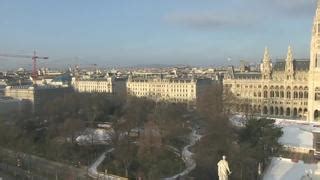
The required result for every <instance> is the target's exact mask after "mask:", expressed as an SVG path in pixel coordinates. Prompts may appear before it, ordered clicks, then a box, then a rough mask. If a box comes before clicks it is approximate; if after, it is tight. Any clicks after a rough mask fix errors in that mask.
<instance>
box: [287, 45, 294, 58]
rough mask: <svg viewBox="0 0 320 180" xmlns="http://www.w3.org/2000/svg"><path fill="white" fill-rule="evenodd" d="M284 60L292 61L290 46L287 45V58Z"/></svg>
mask: <svg viewBox="0 0 320 180" xmlns="http://www.w3.org/2000/svg"><path fill="white" fill-rule="evenodd" d="M286 61H293V55H292V48H291V46H289V47H288V53H287V59H286Z"/></svg>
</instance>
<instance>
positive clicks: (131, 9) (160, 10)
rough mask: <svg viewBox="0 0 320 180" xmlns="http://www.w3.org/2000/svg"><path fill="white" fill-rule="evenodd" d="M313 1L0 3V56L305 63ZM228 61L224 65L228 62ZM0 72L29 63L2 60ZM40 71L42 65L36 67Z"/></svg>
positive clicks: (60, 61)
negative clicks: (266, 58)
mask: <svg viewBox="0 0 320 180" xmlns="http://www.w3.org/2000/svg"><path fill="white" fill-rule="evenodd" d="M314 9H315V1H311V0H310V1H303V0H268V1H267V0H264V1H259V2H256V1H253V0H232V1H228V2H219V1H216V0H203V1H201V2H198V1H197V2H194V1H191V0H186V1H183V2H182V1H178V0H176V1H168V0H164V1H161V2H159V1H145V0H143V1H139V2H132V1H122V2H119V1H99V2H98V1H97V2H95V3H88V2H85V1H68V2H59V3H57V2H55V3H54V2H46V3H45V2H42V1H37V0H33V1H28V2H18V1H8V0H2V1H0V24H1V26H2V28H1V29H0V39H2V42H3V43H1V45H0V53H8V54H31V53H32V51H33V50H34V49H36V50H37V51H38V53H39V55H45V56H49V57H50V59H49V60H48V61H47V62H44V63H43V64H46V65H48V66H58V67H61V66H65V65H75V64H84V65H88V64H92V63H94V64H98V65H100V66H116V65H117V66H127V65H136V64H145V65H148V64H169V65H170V64H189V65H218V66H220V65H228V64H237V63H238V62H239V60H241V59H244V60H247V61H249V62H260V60H261V59H262V55H263V50H264V47H265V46H268V47H269V49H270V54H271V57H272V59H278V58H284V57H285V55H286V49H287V46H288V45H289V44H290V45H291V46H292V47H293V53H294V57H297V58H309V48H310V47H309V46H310V45H309V42H310V36H308V34H311V28H310V26H311V24H312V17H313V12H314ZM227 59H231V62H228V61H227ZM0 60H1V61H2V62H4V63H3V64H4V66H3V68H6V67H8V68H12V67H20V66H24V67H29V66H30V67H31V60H30V61H28V60H22V59H9V58H4V57H1V58H0ZM40 65H41V62H40Z"/></svg>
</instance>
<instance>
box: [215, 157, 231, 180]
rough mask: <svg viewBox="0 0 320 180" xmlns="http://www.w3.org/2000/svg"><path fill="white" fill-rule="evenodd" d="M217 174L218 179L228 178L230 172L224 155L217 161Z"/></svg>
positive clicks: (224, 179) (226, 179)
mask: <svg viewBox="0 0 320 180" xmlns="http://www.w3.org/2000/svg"><path fill="white" fill-rule="evenodd" d="M217 165H218V176H219V180H228V176H229V175H230V174H231V171H230V169H229V164H228V161H227V160H226V156H222V159H221V160H220V161H219V162H218V164H217Z"/></svg>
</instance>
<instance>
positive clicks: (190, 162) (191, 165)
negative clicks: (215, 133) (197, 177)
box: [163, 130, 202, 180]
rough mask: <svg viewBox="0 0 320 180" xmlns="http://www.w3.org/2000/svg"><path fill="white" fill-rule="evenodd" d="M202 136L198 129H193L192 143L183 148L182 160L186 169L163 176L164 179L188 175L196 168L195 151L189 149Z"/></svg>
mask: <svg viewBox="0 0 320 180" xmlns="http://www.w3.org/2000/svg"><path fill="white" fill-rule="evenodd" d="M201 137H202V136H201V135H200V134H198V133H197V131H196V130H192V132H191V134H190V137H189V139H190V143H189V144H188V145H187V146H185V147H184V148H183V150H182V160H183V161H184V163H185V164H186V169H185V170H183V171H182V172H180V173H178V174H176V175H174V176H171V177H167V178H163V180H175V179H177V178H178V177H183V176H186V175H188V174H189V173H190V172H191V171H192V170H194V169H195V168H196V166H197V164H196V161H195V160H194V159H193V157H192V156H193V153H192V152H191V151H190V150H189V148H190V147H192V146H194V145H195V144H196V143H197V142H198V141H199V140H200V139H201Z"/></svg>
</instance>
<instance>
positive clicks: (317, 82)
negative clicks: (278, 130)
mask: <svg viewBox="0 0 320 180" xmlns="http://www.w3.org/2000/svg"><path fill="white" fill-rule="evenodd" d="M223 84H224V87H225V88H227V89H230V91H231V92H232V93H233V94H234V95H235V96H236V97H238V98H240V99H242V100H244V101H240V102H246V104H241V103H239V105H238V106H237V111H239V112H243V111H245V110H246V109H245V108H247V109H248V108H249V110H250V111H251V112H254V113H258V114H261V115H265V116H269V117H281V118H290V119H300V120H308V121H319V120H320V112H319V111H320V2H319V1H318V5H317V10H316V15H315V17H314V22H313V28H312V37H311V46H310V59H295V58H294V55H293V52H292V49H291V47H289V48H288V52H287V56H286V58H285V59H284V60H279V61H276V62H271V58H270V55H269V52H268V49H267V48H266V49H265V52H264V57H263V60H262V63H261V64H260V71H255V72H251V71H235V70H234V68H230V70H229V72H228V73H227V74H226V75H225V78H224V81H223Z"/></svg>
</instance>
